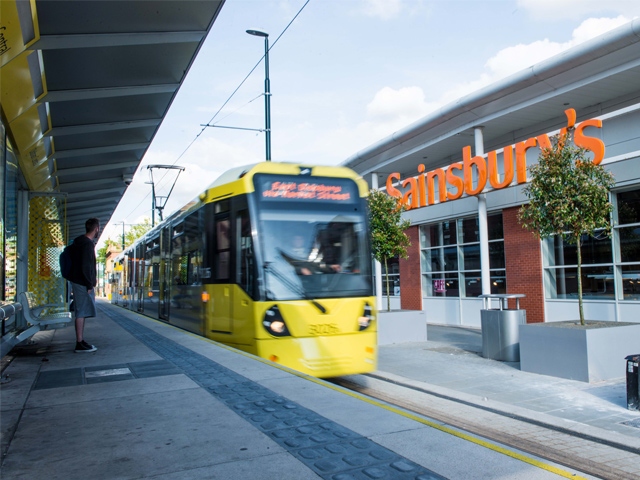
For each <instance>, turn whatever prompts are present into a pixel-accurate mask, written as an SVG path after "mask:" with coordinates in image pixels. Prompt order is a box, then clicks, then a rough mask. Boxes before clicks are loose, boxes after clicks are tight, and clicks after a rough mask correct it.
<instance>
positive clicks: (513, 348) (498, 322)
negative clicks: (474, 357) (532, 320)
mask: <svg viewBox="0 0 640 480" xmlns="http://www.w3.org/2000/svg"><path fill="white" fill-rule="evenodd" d="M524 296H525V295H523V294H519V293H513V294H489V295H480V298H482V301H483V309H482V310H481V311H480V322H481V327H482V356H483V357H484V358H490V359H492V360H500V361H503V362H519V361H520V325H524V324H525V323H527V313H526V311H525V310H521V309H520V299H521V298H523V297H524ZM510 298H515V300H516V308H515V310H509V305H508V301H509V299H510ZM495 300H497V301H498V304H499V308H492V301H495Z"/></svg>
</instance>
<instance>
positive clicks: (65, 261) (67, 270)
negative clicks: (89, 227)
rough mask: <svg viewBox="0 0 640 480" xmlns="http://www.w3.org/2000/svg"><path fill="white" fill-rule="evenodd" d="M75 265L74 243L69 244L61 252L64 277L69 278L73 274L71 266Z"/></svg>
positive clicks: (61, 266) (61, 273)
mask: <svg viewBox="0 0 640 480" xmlns="http://www.w3.org/2000/svg"><path fill="white" fill-rule="evenodd" d="M72 265H73V243H72V244H71V245H67V246H66V247H64V250H62V253H61V254H60V275H62V278H64V279H66V280H69V276H70V275H71V268H72Z"/></svg>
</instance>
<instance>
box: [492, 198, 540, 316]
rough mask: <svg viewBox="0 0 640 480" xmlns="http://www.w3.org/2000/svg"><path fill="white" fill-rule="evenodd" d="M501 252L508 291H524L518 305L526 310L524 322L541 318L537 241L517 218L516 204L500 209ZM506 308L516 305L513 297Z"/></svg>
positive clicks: (538, 243) (538, 244)
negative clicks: (502, 245) (502, 232)
mask: <svg viewBox="0 0 640 480" xmlns="http://www.w3.org/2000/svg"><path fill="white" fill-rule="evenodd" d="M502 222H503V227H504V256H505V260H506V264H507V293H524V294H525V295H526V297H525V298H523V299H521V300H520V308H524V309H525V310H526V311H527V323H540V322H544V291H543V288H542V255H541V253H540V241H539V240H538V239H537V238H536V237H535V236H534V235H533V234H532V233H531V232H529V231H527V230H525V229H524V228H522V226H521V225H520V223H519V222H518V207H515V208H508V209H505V210H503V211H502ZM512 302H513V303H510V304H509V308H515V301H513V300H512Z"/></svg>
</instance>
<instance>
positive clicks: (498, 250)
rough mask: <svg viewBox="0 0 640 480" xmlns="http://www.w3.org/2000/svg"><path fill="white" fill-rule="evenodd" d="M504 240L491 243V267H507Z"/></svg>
mask: <svg viewBox="0 0 640 480" xmlns="http://www.w3.org/2000/svg"><path fill="white" fill-rule="evenodd" d="M505 266H506V265H505V261H504V242H491V243H489V268H491V269H494V268H505Z"/></svg>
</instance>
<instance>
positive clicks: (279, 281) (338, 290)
mask: <svg viewBox="0 0 640 480" xmlns="http://www.w3.org/2000/svg"><path fill="white" fill-rule="evenodd" d="M294 178H296V177H294ZM313 180H315V182H316V183H315V184H316V185H317V184H318V182H320V181H321V180H317V179H316V178H313V179H312V181H313ZM322 180H324V181H325V183H322V186H323V187H327V184H326V181H327V179H322ZM330 181H331V184H332V185H333V184H336V183H340V184H341V187H340V188H341V189H340V190H339V192H342V193H338V195H344V196H345V197H344V198H346V199H347V201H346V202H343V201H340V202H337V203H333V202H331V201H330V202H322V201H318V202H313V201H312V202H308V201H306V202H305V201H302V202H301V201H291V200H287V201H271V200H269V201H264V202H261V201H258V222H259V223H258V228H259V230H260V232H259V235H258V236H259V237H260V239H261V249H262V253H263V262H264V264H263V268H264V276H265V289H266V295H267V298H269V299H272V300H292V299H300V298H306V299H317V298H329V297H336V296H340V297H354V296H369V295H372V285H371V273H370V263H371V255H370V253H369V247H368V238H367V232H366V219H365V214H366V213H365V211H364V202H362V200H361V199H360V198H359V197H358V196H357V189H356V188H357V187H356V185H355V183H354V182H353V181H351V180H348V179H331V180H330ZM350 184H352V185H350ZM305 185H309V184H308V183H306V184H305ZM256 186H257V185H256ZM269 191H272V190H269ZM336 192H338V190H336ZM345 192H349V193H348V194H347V193H345ZM258 193H259V194H260V191H259V192H258Z"/></svg>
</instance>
